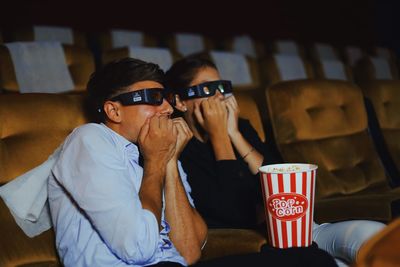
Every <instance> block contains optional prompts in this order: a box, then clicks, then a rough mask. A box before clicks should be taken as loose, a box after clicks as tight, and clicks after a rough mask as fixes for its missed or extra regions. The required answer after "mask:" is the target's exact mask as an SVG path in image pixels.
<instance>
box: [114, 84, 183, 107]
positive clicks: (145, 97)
mask: <svg viewBox="0 0 400 267" xmlns="http://www.w3.org/2000/svg"><path fill="white" fill-rule="evenodd" d="M164 99H165V100H167V101H168V102H169V103H170V104H171V105H172V106H174V105H175V95H174V93H173V92H171V91H170V90H167V89H161V88H148V89H142V90H137V91H133V92H127V93H122V94H120V95H117V96H115V97H113V98H111V99H110V100H111V101H119V102H121V104H122V105H124V106H129V105H142V104H146V105H153V106H160V105H161V104H162V103H163V100H164Z"/></svg>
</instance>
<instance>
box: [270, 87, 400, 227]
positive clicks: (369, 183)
mask: <svg viewBox="0 0 400 267" xmlns="http://www.w3.org/2000/svg"><path fill="white" fill-rule="evenodd" d="M266 97H267V102H268V108H269V114H270V118H271V123H272V128H273V132H274V136H275V140H276V143H277V146H278V149H279V151H280V153H281V155H282V157H283V159H284V161H285V162H302V163H313V164H316V165H318V171H317V186H316V203H315V208H316V211H315V217H316V221H317V222H326V221H340V220H348V219H374V220H380V221H390V220H391V219H392V207H391V206H392V204H393V201H395V200H397V199H398V198H399V196H400V194H399V190H398V188H391V187H390V186H389V182H388V179H387V177H386V174H385V169H384V168H383V167H382V164H381V162H380V158H379V156H378V154H377V152H376V151H375V148H374V145H373V142H372V139H371V137H370V136H369V134H368V132H367V127H368V121H367V113H366V111H365V107H364V101H363V95H362V92H361V89H360V88H359V87H357V86H355V85H354V84H351V83H348V82H342V81H317V80H315V81H311V80H309V81H306V80H305V81H288V82H281V83H278V84H275V85H273V86H271V87H270V88H268V89H267V90H266Z"/></svg>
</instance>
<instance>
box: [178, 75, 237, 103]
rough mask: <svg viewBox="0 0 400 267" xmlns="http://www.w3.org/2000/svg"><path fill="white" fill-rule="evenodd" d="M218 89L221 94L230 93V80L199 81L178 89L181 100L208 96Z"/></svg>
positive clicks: (231, 90)
mask: <svg viewBox="0 0 400 267" xmlns="http://www.w3.org/2000/svg"><path fill="white" fill-rule="evenodd" d="M217 90H219V91H220V92H221V94H223V95H226V94H231V93H232V92H233V89H232V82H231V81H228V80H217V81H212V82H205V83H200V84H197V85H194V86H191V87H188V88H185V89H183V90H178V92H179V93H178V94H179V97H180V98H181V99H182V100H187V99H194V98H203V97H210V96H213V95H215V93H216V91H217Z"/></svg>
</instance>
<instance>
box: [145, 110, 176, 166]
mask: <svg viewBox="0 0 400 267" xmlns="http://www.w3.org/2000/svg"><path fill="white" fill-rule="evenodd" d="M176 141H177V129H176V127H174V125H173V122H172V120H171V119H170V118H169V117H168V116H153V117H151V118H150V119H148V120H147V121H146V122H145V124H144V125H143V126H142V128H141V130H140V133H139V138H138V142H139V147H140V151H141V153H142V155H143V159H144V162H145V164H146V163H148V162H154V163H156V165H158V166H165V165H166V164H167V163H168V161H169V160H170V159H171V158H172V156H173V155H174V153H175V149H176Z"/></svg>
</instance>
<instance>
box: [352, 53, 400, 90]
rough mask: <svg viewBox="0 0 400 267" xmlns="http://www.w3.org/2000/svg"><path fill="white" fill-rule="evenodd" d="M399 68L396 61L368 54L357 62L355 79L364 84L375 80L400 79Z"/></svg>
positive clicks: (354, 70)
mask: <svg viewBox="0 0 400 267" xmlns="http://www.w3.org/2000/svg"><path fill="white" fill-rule="evenodd" d="M397 69H398V68H397V67H396V65H395V62H393V61H390V60H388V59H387V58H384V57H376V56H366V57H364V58H362V59H361V60H359V61H358V62H357V64H356V65H355V67H354V69H353V72H354V78H355V81H356V82H357V83H358V84H360V85H362V86H363V85H364V84H368V83H369V82H370V81H374V80H398V79H399V74H398V71H397Z"/></svg>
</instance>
